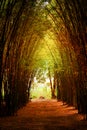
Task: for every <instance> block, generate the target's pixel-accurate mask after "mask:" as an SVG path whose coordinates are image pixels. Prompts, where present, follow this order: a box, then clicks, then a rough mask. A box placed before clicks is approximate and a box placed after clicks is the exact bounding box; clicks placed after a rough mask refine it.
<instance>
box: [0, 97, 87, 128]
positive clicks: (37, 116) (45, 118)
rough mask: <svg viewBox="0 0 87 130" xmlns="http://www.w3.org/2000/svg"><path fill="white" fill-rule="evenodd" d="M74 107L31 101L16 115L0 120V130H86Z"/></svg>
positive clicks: (55, 102)
mask: <svg viewBox="0 0 87 130" xmlns="http://www.w3.org/2000/svg"><path fill="white" fill-rule="evenodd" d="M82 119H83V116H82V115H79V114H78V112H77V110H75V109H74V107H71V106H67V105H63V104H62V102H57V101H56V100H44V99H42V100H32V101H31V102H29V103H28V104H27V105H26V106H25V107H23V108H21V109H20V110H19V111H18V112H17V115H15V116H12V117H3V118H0V130H87V121H82Z"/></svg>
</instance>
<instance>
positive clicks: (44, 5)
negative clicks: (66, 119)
mask: <svg viewBox="0 0 87 130" xmlns="http://www.w3.org/2000/svg"><path fill="white" fill-rule="evenodd" d="M33 99H42V100H45V99H46V100H56V102H60V101H62V102H63V104H68V105H69V106H73V107H75V109H76V110H78V114H82V115H84V116H85V120H87V2H86V0H0V117H8V116H13V115H14V114H15V113H16V112H17V111H18V110H20V109H21V108H23V107H24V106H26V105H27V103H28V102H32V100H33ZM28 107H29V106H28ZM56 109H58V108H56ZM9 130H10V129H9ZM11 130H13V129H11ZM21 130H22V129H21ZM36 130H39V129H36ZM41 130H42V129H41ZM56 130H57V129H56ZM64 130H65V129H64ZM73 130H74V129H73ZM85 130H86V129H85Z"/></svg>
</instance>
